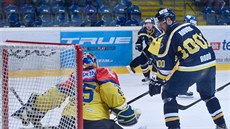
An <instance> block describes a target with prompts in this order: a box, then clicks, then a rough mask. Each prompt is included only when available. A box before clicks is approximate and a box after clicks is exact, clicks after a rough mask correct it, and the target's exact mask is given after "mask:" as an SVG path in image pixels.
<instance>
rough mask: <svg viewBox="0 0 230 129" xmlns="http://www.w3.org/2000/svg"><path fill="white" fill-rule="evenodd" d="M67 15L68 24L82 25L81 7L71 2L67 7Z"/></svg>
mask: <svg viewBox="0 0 230 129" xmlns="http://www.w3.org/2000/svg"><path fill="white" fill-rule="evenodd" d="M68 16H69V19H70V21H69V25H70V26H83V21H84V14H83V10H82V8H81V7H79V6H78V5H77V4H76V3H73V4H72V5H71V6H69V8H68Z"/></svg>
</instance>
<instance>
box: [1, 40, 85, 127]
mask: <svg viewBox="0 0 230 129" xmlns="http://www.w3.org/2000/svg"><path fill="white" fill-rule="evenodd" d="M0 70H1V71H0V72H1V75H0V79H1V83H0V86H1V88H0V109H1V110H0V115H1V118H0V126H1V127H0V128H1V129H27V128H29V129H31V128H54V129H56V128H58V129H59V128H61V129H83V124H82V96H83V95H82V89H83V88H82V50H81V48H80V46H77V45H63V44H52V43H42V42H39V43H36V42H23V41H7V42H3V43H0ZM70 76H71V78H72V79H74V82H72V83H73V84H72V83H71V88H69V87H68V86H67V87H65V86H66V85H65V86H64V87H63V88H62V86H61V85H60V84H64V83H65V82H66V80H68V79H69V78H70ZM65 88H66V89H65ZM68 88H69V89H68ZM62 89H64V91H61V90H62ZM68 92H69V93H68ZM33 95H36V97H33V98H32V99H31V96H33ZM17 111H18V112H17ZM36 113H38V114H39V113H42V114H43V115H42V117H41V116H39V115H37V114H36ZM15 114H16V115H18V116H15ZM63 116H67V117H65V118H68V119H67V120H66V121H64V124H63V122H62V124H61V123H60V121H61V119H62V117H63ZM40 117H41V118H40ZM69 118H71V119H72V120H74V126H73V125H72V126H70V125H68V121H69ZM36 122H38V123H36ZM35 126H36V127H35Z"/></svg>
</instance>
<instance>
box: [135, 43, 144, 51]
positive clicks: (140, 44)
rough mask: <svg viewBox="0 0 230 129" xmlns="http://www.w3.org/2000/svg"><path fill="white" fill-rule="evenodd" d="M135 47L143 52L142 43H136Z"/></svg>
mask: <svg viewBox="0 0 230 129" xmlns="http://www.w3.org/2000/svg"><path fill="white" fill-rule="evenodd" d="M135 49H136V50H138V51H139V52H141V51H142V49H143V46H142V43H136V46H135Z"/></svg>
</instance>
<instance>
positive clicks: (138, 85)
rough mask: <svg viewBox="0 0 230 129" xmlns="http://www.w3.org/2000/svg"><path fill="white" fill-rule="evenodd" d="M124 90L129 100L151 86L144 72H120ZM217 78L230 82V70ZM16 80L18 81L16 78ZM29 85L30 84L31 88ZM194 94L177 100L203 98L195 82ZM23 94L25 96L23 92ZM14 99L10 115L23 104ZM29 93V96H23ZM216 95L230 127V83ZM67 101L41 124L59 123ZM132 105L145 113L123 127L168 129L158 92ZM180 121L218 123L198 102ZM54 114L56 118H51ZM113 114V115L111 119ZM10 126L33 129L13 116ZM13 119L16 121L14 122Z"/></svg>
mask: <svg viewBox="0 0 230 129" xmlns="http://www.w3.org/2000/svg"><path fill="white" fill-rule="evenodd" d="M118 77H119V80H120V85H121V89H122V90H123V92H124V94H125V96H126V98H127V101H129V100H131V99H133V98H135V97H137V96H139V95H141V94H142V93H144V92H146V91H148V85H147V84H144V83H142V82H141V79H142V78H143V75H142V74H118ZM216 77H217V79H216V82H217V83H216V88H218V87H220V86H223V85H225V84H227V83H228V82H230V71H218V72H217V76H216ZM45 79H46V80H45V81H47V82H49V83H50V85H53V84H56V82H52V81H50V78H47V77H45ZM16 81H17V80H16ZM28 88H29V87H28ZM16 90H18V92H19V96H22V100H23V101H24V102H26V101H27V100H28V97H29V96H30V94H26V93H24V92H20V90H22V91H23V89H16ZM46 90H47V89H43V91H39V92H40V93H43V92H45V91H46ZM189 90H190V91H192V92H193V93H194V98H177V100H178V103H180V104H183V105H187V104H190V103H192V102H194V101H196V100H198V99H199V98H200V97H199V95H198V93H197V92H196V87H195V85H194V86H192V87H191V88H190V89H189ZM23 94H24V95H23ZM9 96H11V99H12V100H13V102H14V106H15V107H13V108H14V109H12V110H10V112H9V113H10V114H12V113H13V112H12V111H15V110H16V109H19V108H20V107H21V105H20V103H19V102H18V101H17V100H16V99H15V96H14V95H13V94H12V93H10V95H9ZM23 96H27V97H23ZM216 96H217V97H218V98H219V100H220V103H221V106H222V110H223V111H224V114H225V119H226V123H227V125H228V127H230V85H229V86H228V87H226V88H225V89H223V90H222V91H219V92H217V93H216ZM67 102H68V100H66V101H65V102H64V104H62V106H61V107H60V108H55V109H53V110H52V111H49V112H48V113H47V114H46V116H45V117H44V118H43V120H42V124H43V125H44V126H47V125H49V126H57V125H58V123H59V120H60V117H61V112H62V110H63V108H64V107H65V105H66V103H67ZM131 105H132V106H133V108H139V109H140V110H141V112H142V115H141V116H140V118H139V121H138V123H137V124H136V125H134V126H130V127H124V129H167V128H166V127H165V124H164V115H163V101H162V100H161V96H160V95H155V96H152V97H150V96H149V95H146V96H144V97H142V98H140V99H138V100H137V101H135V102H133V103H131ZM179 114H180V120H181V129H215V125H214V123H213V121H212V119H211V117H210V115H209V113H208V111H207V110H206V107H205V103H204V102H202V101H201V102H199V103H197V104H196V105H194V106H192V107H191V108H188V109H187V110H183V111H180V112H179ZM49 116H53V117H49ZM113 117H114V116H113V115H111V118H113ZM9 119H10V129H14V128H21V129H28V128H29V129H31V128H33V126H32V125H29V126H27V127H25V126H22V125H21V122H20V120H18V119H15V118H12V117H10V118H9ZM11 122H13V123H11Z"/></svg>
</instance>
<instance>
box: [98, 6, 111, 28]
mask: <svg viewBox="0 0 230 129" xmlns="http://www.w3.org/2000/svg"><path fill="white" fill-rule="evenodd" d="M98 16H99V19H100V20H99V21H98V22H97V23H96V26H111V23H112V21H113V15H112V12H111V10H110V8H109V6H108V5H102V6H101V8H100V9H99V10H98Z"/></svg>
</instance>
